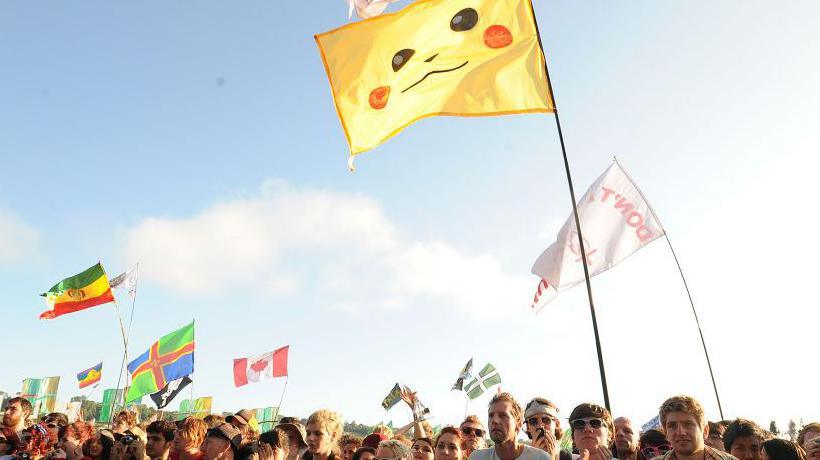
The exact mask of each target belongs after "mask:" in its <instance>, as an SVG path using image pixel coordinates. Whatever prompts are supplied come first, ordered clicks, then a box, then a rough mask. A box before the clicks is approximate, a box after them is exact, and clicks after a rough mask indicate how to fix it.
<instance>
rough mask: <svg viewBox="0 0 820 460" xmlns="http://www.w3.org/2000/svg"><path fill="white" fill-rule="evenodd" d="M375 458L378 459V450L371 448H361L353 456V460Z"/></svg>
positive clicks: (370, 459) (371, 459)
mask: <svg viewBox="0 0 820 460" xmlns="http://www.w3.org/2000/svg"><path fill="white" fill-rule="evenodd" d="M374 458H376V449H374V448H373V447H370V446H362V447H359V448H358V449H356V453H355V454H353V460H373V459H374ZM428 460H429V459H428Z"/></svg>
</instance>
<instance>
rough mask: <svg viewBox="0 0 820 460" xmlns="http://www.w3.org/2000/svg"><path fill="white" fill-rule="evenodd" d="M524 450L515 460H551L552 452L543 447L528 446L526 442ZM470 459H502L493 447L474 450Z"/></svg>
mask: <svg viewBox="0 0 820 460" xmlns="http://www.w3.org/2000/svg"><path fill="white" fill-rule="evenodd" d="M523 446H524V450H523V451H522V452H521V455H519V456H518V458H516V459H515V460H550V454H548V453H546V452H544V451H543V450H541V449H538V448H535V447H532V446H528V445H526V444H524V445H523ZM470 460H500V459H499V458H498V455H496V453H495V448H494V447H491V448H489V449H478V450H475V451H473V453H472V454H470Z"/></svg>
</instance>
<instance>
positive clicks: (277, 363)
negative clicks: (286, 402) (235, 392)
mask: <svg viewBox="0 0 820 460" xmlns="http://www.w3.org/2000/svg"><path fill="white" fill-rule="evenodd" d="M289 348H290V347H289V346H285V347H282V348H280V349H278V350H276V351H272V352H270V353H265V354H263V355H261V356H257V357H255V358H238V359H234V360H233V382H234V385H236V386H237V387H241V386H243V385H247V384H248V382H258V381H260V380H266V379H272V378H275V377H286V376H287V375H288V349H289Z"/></svg>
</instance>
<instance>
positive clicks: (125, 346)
mask: <svg viewBox="0 0 820 460" xmlns="http://www.w3.org/2000/svg"><path fill="white" fill-rule="evenodd" d="M114 310H115V311H116V312H117V319H118V320H119V322H120V333H121V334H122V345H123V355H122V364H121V365H120V374H119V375H118V376H117V391H116V393H114V399H113V400H112V401H111V415H112V417H111V421H110V425H111V426H114V417H113V415H114V408H115V407H116V404H117V400H118V399H119V398H118V397H117V394H118V393H119V392H120V383H121V382H122V371H123V368H124V367H125V363H126V362H127V361H128V338H127V337H126V336H125V325H124V324H123V322H122V315H120V306H119V304H118V303H117V299H116V297H115V298H114ZM125 386H126V387H127V386H128V379H127V378H126V379H125ZM125 397H126V394H125V391H123V393H122V407H125Z"/></svg>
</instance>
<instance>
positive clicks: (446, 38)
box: [316, 0, 555, 158]
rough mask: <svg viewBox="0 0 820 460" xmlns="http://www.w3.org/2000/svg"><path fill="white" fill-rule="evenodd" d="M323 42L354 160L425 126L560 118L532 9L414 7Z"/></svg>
mask: <svg viewBox="0 0 820 460" xmlns="http://www.w3.org/2000/svg"><path fill="white" fill-rule="evenodd" d="M316 42H317V44H318V45H319V51H320V52H321V54H322V60H323V61H324V64H325V70H326V72H327V76H328V78H329V80H330V87H331V91H332V92H333V101H334V102H335V104H336V111H337V112H338V114H339V118H340V120H341V122H342V127H343V129H344V131H345V135H346V136H347V140H348V144H349V145H350V155H351V158H352V156H353V155H356V154H358V153H361V152H364V151H366V150H370V149H372V148H374V147H376V146H377V145H379V144H381V143H382V142H384V141H386V140H387V139H388V138H390V137H391V136H393V135H395V134H397V133H398V132H399V131H401V130H402V129H404V128H405V127H406V126H408V125H409V124H411V123H413V122H415V121H416V120H419V119H421V118H424V117H430V116H436V115H452V116H463V117H474V116H489V115H504V114H514V113H528V112H554V111H555V108H554V107H553V102H552V97H551V95H550V92H549V85H548V82H547V75H546V68H545V65H544V55H543V53H542V51H541V47H540V45H539V42H538V32H537V31H536V26H535V18H534V16H533V10H532V5H531V4H530V0H417V1H416V2H414V3H412V4H410V5H409V6H407V7H406V8H404V9H403V10H401V11H399V12H397V13H392V14H385V15H382V16H377V17H374V18H370V19H367V20H364V21H359V22H356V23H352V24H348V25H346V26H343V27H340V28H338V29H334V30H331V31H329V32H325V33H323V34H319V35H317V36H316Z"/></svg>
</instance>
